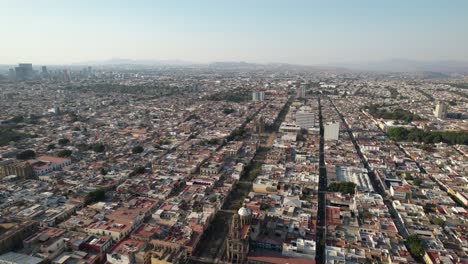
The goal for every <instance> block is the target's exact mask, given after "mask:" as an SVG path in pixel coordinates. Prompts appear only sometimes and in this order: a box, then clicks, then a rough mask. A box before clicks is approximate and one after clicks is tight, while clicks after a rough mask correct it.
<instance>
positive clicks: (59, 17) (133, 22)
mask: <svg viewBox="0 0 468 264" xmlns="http://www.w3.org/2000/svg"><path fill="white" fill-rule="evenodd" d="M3 2H4V4H3V6H4V7H5V8H2V11H0V24H1V25H2V26H3V27H5V30H2V32H4V34H3V38H2V39H4V41H3V42H2V43H0V50H1V51H0V53H1V56H0V57H1V58H2V60H1V61H0V63H1V64H16V63H17V62H20V61H24V62H33V63H35V64H47V65H54V64H74V63H83V62H87V61H101V60H108V59H110V58H128V59H132V60H158V61H159V60H162V61H167V60H171V61H172V60H183V61H189V62H193V63H209V62H214V61H247V62H254V63H289V64H300V65H338V66H339V65H341V64H350V63H369V62H376V61H383V60H390V59H395V58H401V59H408V60H417V61H420V60H421V61H440V60H443V61H445V60H456V61H468V45H467V44H468V36H467V35H466V34H463V32H464V30H465V28H466V25H468V18H466V16H463V10H466V9H467V8H468V3H466V2H463V1H449V2H448V3H445V2H444V3H442V2H435V1H431V2H428V1H412V2H411V3H406V2H405V1H391V2H385V3H383V2H375V1H358V2H354V3H348V2H346V1H332V2H327V3H325V2H322V1H292V2H290V1H288V2H287V3H286V2H283V1H255V2H254V3H253V2H247V1H236V2H228V1H223V2H219V1H197V2H196V3H194V2H191V1H190V2H189V1H171V2H170V3H168V2H166V3H163V2H156V3H154V2H153V1H151V2H150V1H137V2H132V3H126V2H124V1H112V2H106V1H100V2H99V3H94V2H91V1H80V2H79V3H75V2H71V1H53V0H45V1H34V2H33V1H8V0H6V1H3Z"/></svg>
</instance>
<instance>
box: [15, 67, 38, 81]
mask: <svg viewBox="0 0 468 264" xmlns="http://www.w3.org/2000/svg"><path fill="white" fill-rule="evenodd" d="M15 72H16V80H18V81H28V80H32V79H33V78H34V70H33V67H32V64H31V63H20V64H18V67H15Z"/></svg>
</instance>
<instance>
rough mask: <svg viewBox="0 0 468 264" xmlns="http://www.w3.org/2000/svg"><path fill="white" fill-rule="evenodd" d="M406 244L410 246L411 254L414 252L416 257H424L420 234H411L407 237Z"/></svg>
mask: <svg viewBox="0 0 468 264" xmlns="http://www.w3.org/2000/svg"><path fill="white" fill-rule="evenodd" d="M406 245H407V246H408V248H409V250H410V252H411V254H413V255H414V256H415V257H417V258H422V257H423V256H424V248H423V245H422V241H421V239H420V238H419V237H418V235H416V234H412V235H409V236H408V237H407V238H406Z"/></svg>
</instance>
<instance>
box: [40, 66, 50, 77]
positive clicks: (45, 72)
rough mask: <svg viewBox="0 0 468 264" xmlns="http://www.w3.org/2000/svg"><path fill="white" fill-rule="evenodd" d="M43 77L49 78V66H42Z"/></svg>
mask: <svg viewBox="0 0 468 264" xmlns="http://www.w3.org/2000/svg"><path fill="white" fill-rule="evenodd" d="M41 77H42V78H45V79H47V78H49V71H47V66H42V70H41Z"/></svg>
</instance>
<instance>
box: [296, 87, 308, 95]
mask: <svg viewBox="0 0 468 264" xmlns="http://www.w3.org/2000/svg"><path fill="white" fill-rule="evenodd" d="M305 93H306V88H305V86H304V85H301V86H299V87H298V88H297V90H296V97H297V98H305Z"/></svg>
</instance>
